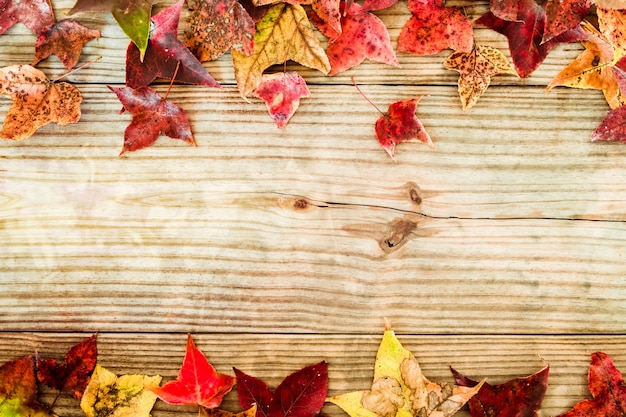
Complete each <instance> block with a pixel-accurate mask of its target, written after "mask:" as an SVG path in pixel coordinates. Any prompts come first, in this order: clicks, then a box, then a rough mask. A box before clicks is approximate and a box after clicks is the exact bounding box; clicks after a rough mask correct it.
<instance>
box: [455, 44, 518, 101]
mask: <svg viewBox="0 0 626 417" xmlns="http://www.w3.org/2000/svg"><path fill="white" fill-rule="evenodd" d="M443 64H444V65H445V67H446V68H448V69H450V70H456V71H458V72H459V73H460V75H459V96H460V97H461V104H462V105H463V110H467V109H469V108H470V107H472V106H473V105H474V104H476V102H477V101H478V99H479V98H480V97H481V96H482V95H483V93H484V92H485V91H486V90H487V87H489V83H490V82H491V77H493V76H494V75H498V74H511V75H516V76H517V71H515V68H513V66H512V65H511V63H510V62H509V61H508V60H507V59H506V57H505V56H504V54H502V52H500V51H499V50H498V49H496V48H492V47H491V46H485V45H474V47H473V48H472V50H471V51H470V52H454V53H453V54H452V55H450V56H449V57H448V59H446V61H445V62H444V63H443Z"/></svg>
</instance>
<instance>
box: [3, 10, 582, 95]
mask: <svg viewBox="0 0 626 417" xmlns="http://www.w3.org/2000/svg"><path fill="white" fill-rule="evenodd" d="M74 3H75V1H74V0H55V1H54V6H55V10H56V15H57V18H58V19H61V18H64V17H66V12H67V11H68V10H69V9H70V8H71V7H72V5H73V4H74ZM171 3H173V1H171V0H168V1H167V2H164V3H163V5H162V6H160V7H159V8H158V9H155V10H159V9H160V8H162V7H164V6H166V5H167V4H171ZM447 3H448V4H450V5H456V6H462V7H463V8H464V11H465V13H466V14H467V15H468V17H469V18H470V19H472V20H473V19H476V18H478V17H479V16H481V15H482V14H483V13H485V12H486V11H487V10H488V2H486V1H470V0H467V1H457V2H447ZM376 14H377V15H378V16H379V17H380V18H381V19H382V20H383V22H384V23H385V24H386V25H387V26H388V28H389V34H390V37H391V41H392V45H393V46H394V48H396V46H397V39H398V36H399V34H400V30H401V29H402V27H403V26H404V24H405V23H406V22H407V20H408V19H409V17H410V12H409V11H408V9H407V6H406V2H405V1H401V2H399V3H398V4H396V5H395V6H393V7H392V8H390V9H387V10H382V11H379V12H376ZM72 18H74V19H76V20H78V21H79V22H81V23H83V24H84V25H86V26H88V27H90V28H92V29H98V30H100V31H101V32H102V37H101V38H100V39H99V40H95V41H92V42H90V43H88V44H87V45H86V47H85V49H84V52H83V56H82V58H81V61H82V62H86V61H88V60H90V59H93V58H95V57H97V56H102V57H103V58H102V60H101V61H99V62H97V63H95V64H92V65H91V66H90V67H87V68H85V69H82V70H81V71H79V72H77V73H76V74H74V75H72V76H71V77H70V79H71V80H72V81H74V82H80V83H84V82H88V83H106V84H119V83H124V81H125V57H126V48H127V46H128V43H129V41H128V38H126V37H125V35H124V33H123V32H122V31H121V30H120V29H119V28H118V26H117V24H116V23H115V20H113V18H112V17H111V15H110V14H96V13H81V14H77V15H76V16H72ZM184 25H185V20H184V15H183V19H182V21H181V24H180V32H181V34H182V31H183V30H184ZM474 36H475V39H476V43H478V44H485V45H489V46H493V47H495V48H498V49H500V50H502V52H503V53H505V55H506V56H507V57H509V58H510V54H509V52H508V43H507V40H506V38H505V37H504V36H502V35H500V34H498V33H496V32H494V31H492V30H489V29H487V28H485V27H482V26H476V28H475V35H474ZM320 39H321V40H323V41H324V39H323V37H322V36H321V35H320ZM324 42H325V41H324ZM34 45H35V35H33V34H32V33H31V32H29V31H28V29H26V28H25V27H24V26H23V25H21V24H19V25H16V26H14V27H13V28H11V29H9V30H8V31H7V32H6V34H5V35H3V37H2V38H0V57H2V58H1V59H0V65H2V66H5V65H15V64H28V63H30V62H32V60H33V56H34V48H35V47H34ZM581 51H582V46H581V45H580V44H579V43H572V44H564V45H558V46H557V47H556V48H555V49H554V50H553V51H552V52H551V53H550V55H549V57H548V59H547V60H546V61H545V62H544V63H543V64H542V65H541V67H540V68H539V69H538V70H537V71H536V72H535V73H533V75H532V76H531V77H529V78H528V79H524V80H520V79H517V78H515V77H513V76H500V77H494V78H493V79H492V84H494V85H541V86H546V85H547V84H548V83H549V81H550V80H551V79H552V78H553V77H554V76H555V75H556V74H557V73H558V72H559V71H560V70H561V69H562V68H564V67H565V66H566V65H567V64H569V63H570V62H571V61H573V60H574V59H575V58H576V57H577V56H578V54H579V53H580V52H581ZM450 53H451V51H450V50H447V51H443V52H441V53H439V54H437V55H434V56H418V55H415V54H410V53H406V52H397V55H398V59H399V62H400V65H401V68H395V67H391V66H388V65H383V64H377V63H374V62H372V61H366V62H365V63H364V64H362V65H360V66H358V67H356V68H354V69H352V70H350V71H347V72H345V73H342V74H339V75H337V76H334V77H327V76H324V75H323V74H321V73H320V72H317V71H313V70H309V69H307V68H304V67H301V66H298V65H290V66H289V68H290V69H297V70H298V71H299V72H301V74H302V75H303V77H304V78H305V79H306V80H307V82H308V83H309V84H351V80H350V77H355V79H356V80H357V82H359V83H362V84H392V85H393V84H396V85H406V84H409V85H432V84H434V85H442V84H447V85H454V84H456V82H457V78H458V73H457V72H455V71H449V70H446V69H445V68H444V66H443V62H444V61H445V59H446V57H447V56H448V55H450ZM205 66H206V68H207V69H208V71H209V72H210V73H211V74H212V75H213V77H214V78H215V79H216V80H218V81H219V82H220V83H223V84H225V85H232V84H233V83H234V72H233V69H232V60H231V56H230V53H228V54H226V55H224V56H223V57H221V58H220V59H219V60H216V61H214V62H207V63H205ZM37 67H38V68H40V69H41V70H43V71H44V72H45V73H46V74H48V76H49V77H51V78H52V77H53V76H59V75H61V74H63V73H65V72H66V70H65V68H63V66H62V65H61V64H60V61H59V60H58V59H57V58H56V57H51V58H49V59H47V60H45V61H43V62H41V63H40V64H38V65H37ZM281 69H282V68H278V70H281Z"/></svg>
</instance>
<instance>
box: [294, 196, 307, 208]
mask: <svg viewBox="0 0 626 417" xmlns="http://www.w3.org/2000/svg"><path fill="white" fill-rule="evenodd" d="M307 207H309V202H308V201H307V200H306V199H305V198H298V199H296V200H294V202H293V208H294V209H296V210H304V209H306V208H307Z"/></svg>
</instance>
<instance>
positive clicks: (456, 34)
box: [398, 0, 474, 55]
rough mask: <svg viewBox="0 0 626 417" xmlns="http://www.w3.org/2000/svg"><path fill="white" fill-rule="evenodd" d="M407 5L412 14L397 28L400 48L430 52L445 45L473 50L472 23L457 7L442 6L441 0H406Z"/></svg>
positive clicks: (446, 46) (428, 53) (439, 50)
mask: <svg viewBox="0 0 626 417" xmlns="http://www.w3.org/2000/svg"><path fill="white" fill-rule="evenodd" d="M408 5H409V10H410V11H411V14H412V16H411V18H410V19H409V20H408V22H406V24H405V25H404V27H403V28H402V31H401V32H400V37H399V38H398V49H399V50H400V51H407V52H413V53H416V54H420V55H432V54H436V53H438V52H441V51H443V50H444V49H447V48H451V49H454V50H455V51H459V52H469V51H471V50H472V46H473V44H474V34H473V31H472V23H471V22H470V21H469V19H468V18H467V16H465V15H464V14H463V12H462V11H461V10H460V9H459V8H457V7H445V6H444V0H427V1H424V0H409V2H408Z"/></svg>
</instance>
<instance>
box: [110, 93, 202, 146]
mask: <svg viewBox="0 0 626 417" xmlns="http://www.w3.org/2000/svg"><path fill="white" fill-rule="evenodd" d="M109 89H110V90H111V91H113V92H114V93H115V94H116V95H117V98H118V99H119V100H120V101H121V102H122V105H123V106H124V110H126V111H128V112H130V114H132V116H133V118H132V120H131V123H130V125H128V127H127V128H126V130H125V132H124V147H123V148H122V151H121V153H120V155H121V154H123V153H124V152H133V151H136V150H139V149H143V148H146V147H148V146H151V145H152V144H154V142H156V140H157V139H158V137H159V135H161V134H164V135H167V136H169V137H171V138H174V139H180V140H182V141H184V142H187V143H190V144H192V145H194V146H195V144H196V142H195V140H194V138H193V135H192V133H191V127H190V125H189V120H188V119H187V115H186V114H185V112H184V111H183V109H182V108H180V107H179V106H177V105H176V104H174V103H170V102H169V101H166V100H165V99H164V98H161V97H160V96H159V95H158V94H157V93H156V91H154V90H153V89H151V88H150V87H139V88H138V89H134V88H130V87H111V86H109Z"/></svg>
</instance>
